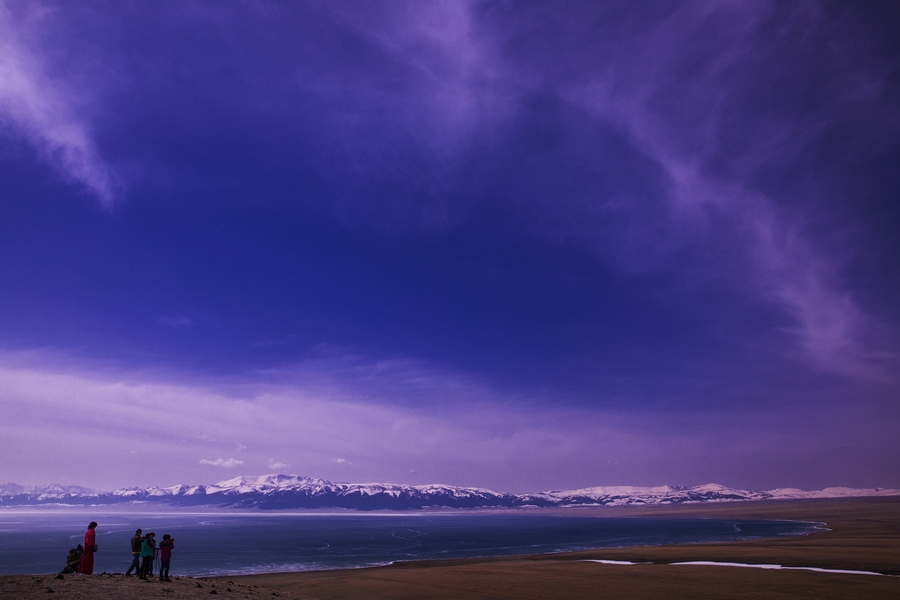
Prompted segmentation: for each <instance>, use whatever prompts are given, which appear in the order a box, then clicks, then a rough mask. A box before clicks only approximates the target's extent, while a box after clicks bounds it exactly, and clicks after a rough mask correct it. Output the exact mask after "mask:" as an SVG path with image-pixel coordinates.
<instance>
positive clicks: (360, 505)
mask: <svg viewBox="0 0 900 600" xmlns="http://www.w3.org/2000/svg"><path fill="white" fill-rule="evenodd" d="M864 496H900V490H893V489H884V488H874V489H856V488H825V489H823V490H815V491H805V490H800V489H795V488H779V489H776V490H771V491H767V492H755V491H750V490H737V489H732V488H728V487H725V486H722V485H718V484H713V483H710V484H706V485H699V486H695V487H690V488H683V487H670V486H659V487H635V486H599V487H590V488H581V489H577V490H556V491H549V492H540V493H535V494H505V493H500V492H495V491H493V490H489V489H482V488H466V487H456V486H449V485H437V484H433V485H419V486H411V485H399V484H385V483H333V482H331V481H327V480H325V479H315V478H311V477H300V476H297V475H281V474H273V475H260V476H253V477H235V478H233V479H227V480H225V481H220V482H218V483H216V484H213V485H175V486H172V487H166V488H160V487H149V488H123V489H119V490H116V491H114V492H96V491H93V490H88V489H86V488H81V487H78V486H60V485H51V486H45V487H36V486H20V485H16V484H13V483H4V484H0V507H2V506H22V505H35V504H62V505H106V504H122V503H134V502H140V503H149V502H158V503H163V504H167V505H173V506H201V505H206V506H222V507H230V508H260V509H282V508H346V509H356V510H413V509H421V508H430V507H441V508H491V507H494V508H515V507H525V506H536V507H551V506H629V505H654V504H683V503H698V502H728V501H741V500H778V499H802V498H849V497H864Z"/></svg>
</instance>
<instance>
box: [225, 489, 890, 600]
mask: <svg viewBox="0 0 900 600" xmlns="http://www.w3.org/2000/svg"><path fill="white" fill-rule="evenodd" d="M569 510H571V509H569ZM575 510H577V511H578V514H579V516H604V517H626V518H628V517H633V518H642V517H683V518H741V519H766V520H790V521H804V522H808V523H811V524H816V525H817V527H818V528H817V529H816V530H813V531H811V532H809V533H808V534H805V535H799V536H782V537H777V538H764V539H756V540H748V541H741V542H725V543H711V544H683V545H669V546H630V547H621V548H603V549H597V550H581V551H576V552H560V553H552V554H538V555H525V556H513V557H489V558H477V559H450V560H425V561H404V562H400V563H394V564H391V565H386V566H382V567H369V568H361V569H344V570H333V571H307V572H295V573H269V574H263V575H242V576H234V577H227V578H222V579H223V580H224V579H227V580H230V581H235V582H237V583H241V584H244V585H261V586H266V587H268V588H271V589H273V590H276V591H279V592H290V593H296V594H305V595H308V596H310V597H313V598H319V599H321V600H349V599H351V598H371V599H374V600H382V599H383V600H388V599H398V600H404V599H409V600H413V599H418V598H436V599H437V598H440V599H444V598H446V599H450V598H466V597H472V598H486V599H487V598H490V599H497V600H513V599H516V600H521V599H522V598H567V599H571V600H578V599H581V598H585V599H587V598H597V597H598V596H599V595H607V596H608V597H623V598H624V597H628V598H638V599H640V598H659V597H691V598H725V599H728V598H862V597H865V598H898V597H900V577H896V576H900V498H896V497H888V498H879V497H875V498H846V499H809V500H762V501H754V502H728V503H726V502H723V503H716V504H693V505H676V506H645V507H634V506H630V507H608V508H607V507H583V508H582V507H579V508H578V509H575ZM570 514H575V513H574V512H573V513H570ZM592 560H604V561H620V562H628V563H637V564H615V563H613V564H602V563H594V562H589V561H592ZM687 562H694V563H698V562H700V563H702V562H707V563H734V565H732V566H719V565H712V564H688V565H684V564H681V565H677V566H673V565H675V563H687ZM738 564H751V565H778V566H780V567H783V568H780V569H775V568H771V569H761V568H746V567H742V566H737V565H738ZM807 569H820V570H818V571H811V570H807ZM840 571H871V572H875V573H878V574H880V575H892V576H894V577H884V576H881V577H876V576H871V575H866V574H858V573H851V572H840Z"/></svg>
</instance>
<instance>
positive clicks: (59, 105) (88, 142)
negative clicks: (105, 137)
mask: <svg viewBox="0 0 900 600" xmlns="http://www.w3.org/2000/svg"><path fill="white" fill-rule="evenodd" d="M20 8H21V7H20ZM51 14H52V13H50V12H48V11H44V10H43V9H42V8H41V7H40V6H39V5H32V6H30V7H28V8H24V9H22V10H20V11H18V12H17V13H16V15H15V16H14V15H13V12H12V11H11V10H10V9H9V7H8V6H7V5H6V4H5V3H4V2H0V126H3V128H4V129H6V130H7V132H8V133H13V132H14V133H15V134H17V135H19V136H23V137H24V138H25V139H26V140H28V142H29V143H30V144H31V146H32V147H33V148H34V149H35V150H37V151H38V152H39V153H40V155H41V156H42V158H43V160H44V161H46V162H47V163H48V164H50V165H51V166H52V167H53V168H55V169H56V170H57V171H58V172H59V173H60V174H61V175H62V176H63V177H64V178H65V179H67V180H69V181H72V182H75V183H78V184H80V185H82V186H83V187H84V188H85V189H87V191H88V192H90V193H91V194H92V195H94V196H95V197H96V198H97V200H99V202H100V203H101V205H103V206H104V207H107V208H108V207H110V206H112V204H113V202H114V201H115V199H116V195H117V188H118V183H117V180H116V177H115V174H114V172H113V170H112V169H111V168H110V166H109V165H108V164H107V163H106V162H105V161H104V160H103V158H102V157H101V155H100V152H99V151H98V149H97V147H96V144H95V142H94V139H93V136H92V132H91V125H90V123H89V122H88V121H87V120H86V119H85V118H84V117H83V116H81V115H80V114H79V109H78V105H79V104H80V103H81V102H83V101H84V98H82V97H80V96H82V95H83V92H82V91H81V90H76V89H75V88H74V87H73V86H72V85H71V84H70V83H69V82H67V81H64V80H61V79H60V77H59V76H58V75H50V74H49V73H48V68H47V66H48V65H47V64H46V61H47V60H49V57H48V56H46V55H44V54H43V53H42V52H41V48H40V38H41V35H42V32H41V27H42V25H43V24H44V23H46V21H47V20H48V19H49V18H50V16H51Z"/></svg>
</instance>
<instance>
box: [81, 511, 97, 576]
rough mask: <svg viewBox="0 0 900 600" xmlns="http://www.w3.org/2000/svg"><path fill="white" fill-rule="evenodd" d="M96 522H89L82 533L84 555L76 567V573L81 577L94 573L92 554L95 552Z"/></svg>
mask: <svg viewBox="0 0 900 600" xmlns="http://www.w3.org/2000/svg"><path fill="white" fill-rule="evenodd" d="M96 528H97V522H96V521H91V524H90V525H88V528H87V531H85V532H84V554H82V555H81V564H80V565H79V566H78V572H79V573H81V574H82V575H91V574H93V573H94V552H96V551H97V532H96V531H94V530H95V529H96Z"/></svg>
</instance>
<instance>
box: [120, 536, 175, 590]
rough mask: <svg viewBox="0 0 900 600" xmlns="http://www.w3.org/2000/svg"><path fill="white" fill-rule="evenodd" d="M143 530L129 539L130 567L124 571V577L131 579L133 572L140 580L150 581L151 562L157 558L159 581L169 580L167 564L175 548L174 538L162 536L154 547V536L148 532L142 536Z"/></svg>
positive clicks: (151, 572)
mask: <svg viewBox="0 0 900 600" xmlns="http://www.w3.org/2000/svg"><path fill="white" fill-rule="evenodd" d="M143 533H144V532H143V530H142V529H138V530H137V531H135V532H134V536H132V538H131V556H132V557H133V558H132V561H131V566H130V567H128V570H127V571H125V577H131V572H132V571H134V572H135V573H136V574H137V576H138V577H139V578H140V579H143V580H145V581H150V577H152V576H153V561H154V560H156V559H157V558H159V580H160V581H172V580H171V579H169V563H170V562H171V561H172V550H173V549H174V548H175V538H173V537H172V536H171V535H169V534H168V533H166V534H164V535H163V536H162V540H161V541H160V542H159V547H157V545H156V534H155V533H154V532H152V531H151V532H150V533H148V534H147V535H143Z"/></svg>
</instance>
